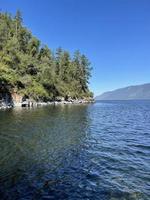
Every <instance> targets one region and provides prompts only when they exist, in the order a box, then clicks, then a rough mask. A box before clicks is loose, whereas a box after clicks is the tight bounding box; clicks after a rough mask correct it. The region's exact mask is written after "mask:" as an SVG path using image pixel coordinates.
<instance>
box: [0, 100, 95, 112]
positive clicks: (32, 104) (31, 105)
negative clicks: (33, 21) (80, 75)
mask: <svg viewBox="0 0 150 200" xmlns="http://www.w3.org/2000/svg"><path fill="white" fill-rule="evenodd" d="M94 102H95V100H94V99H91V100H84V99H81V100H72V101H65V100H64V101H48V102H31V101H25V102H21V103H13V104H9V105H2V106H0V110H5V109H11V108H19V107H20V108H36V107H42V106H48V105H68V104H69V105H78V104H90V103H94Z"/></svg>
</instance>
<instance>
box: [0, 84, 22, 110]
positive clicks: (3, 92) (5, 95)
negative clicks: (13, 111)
mask: <svg viewBox="0 0 150 200" xmlns="http://www.w3.org/2000/svg"><path fill="white" fill-rule="evenodd" d="M22 99H23V96H21V95H20V94H18V93H17V91H15V90H14V89H12V88H11V87H10V86H9V85H7V84H1V85H0V107H8V106H11V107H12V106H21V103H22Z"/></svg>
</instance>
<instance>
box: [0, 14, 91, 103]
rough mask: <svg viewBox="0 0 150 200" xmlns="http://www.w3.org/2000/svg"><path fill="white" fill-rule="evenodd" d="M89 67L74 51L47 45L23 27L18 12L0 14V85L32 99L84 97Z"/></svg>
mask: <svg viewBox="0 0 150 200" xmlns="http://www.w3.org/2000/svg"><path fill="white" fill-rule="evenodd" d="M90 76H91V66H90V62H89V60H88V59H87V57H86V56H85V55H83V54H81V53H80V52H79V51H76V52H75V53H74V55H73V56H71V55H70V53H69V52H68V51H66V50H63V49H61V48H58V49H57V50H56V51H55V52H52V51H51V49H49V47H48V46H46V45H43V44H41V42H40V41H39V39H37V38H36V37H34V36H33V35H32V33H31V32H30V31H29V30H28V29H27V28H26V27H24V26H23V22H22V16H21V13H20V12H19V11H17V13H16V15H15V16H14V17H12V16H11V15H10V14H8V13H0V85H7V86H9V90H10V92H11V90H15V91H16V92H17V93H18V94H21V95H26V96H28V97H29V98H32V99H34V100H42V101H49V100H54V99H55V98H57V97H64V98H65V99H67V98H73V99H75V98H88V97H91V96H92V93H91V92H90V91H89V89H88V81H89V78H90Z"/></svg>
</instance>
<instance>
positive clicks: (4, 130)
mask: <svg viewBox="0 0 150 200" xmlns="http://www.w3.org/2000/svg"><path fill="white" fill-rule="evenodd" d="M87 108H88V107H87V106H69V105H67V106H57V107H54V106H49V107H43V108H38V109H14V110H7V111H5V112H1V113H0V119H1V120H0V158H1V159H0V169H1V170H0V188H1V193H2V194H3V196H4V197H5V198H6V199H9V198H10V199H11V198H12V196H11V197H10V196H9V192H12V195H14V198H20V195H23V194H24V195H27V197H28V196H29V197H32V196H33V194H28V193H30V192H31V193H34V195H35V194H36V193H37V191H38V189H39V190H41V191H40V192H39V193H42V190H43V188H45V187H47V186H48V185H55V184H56V183H58V182H59V183H62V182H63V181H64V179H63V178H64V177H62V174H63V173H64V172H63V170H65V168H66V167H67V166H69V165H70V163H71V162H72V161H74V159H75V157H78V154H79V153H81V150H82V144H83V141H84V139H85V138H86V133H87V128H88V124H89V118H88V112H87ZM76 164H78V163H76ZM74 167H75V166H74ZM59 174H60V175H61V178H59V176H60V175H59ZM43 192H44V191H43ZM17 195H18V196H17ZM55 195H56V194H55ZM42 196H43V194H42ZM24 198H26V197H24ZM36 198H40V196H39V197H36Z"/></svg>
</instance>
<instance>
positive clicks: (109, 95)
mask: <svg viewBox="0 0 150 200" xmlns="http://www.w3.org/2000/svg"><path fill="white" fill-rule="evenodd" d="M134 99H135V100H136V99H150V83H147V84H143V85H135V86H129V87H125V88H120V89H117V90H113V91H109V92H105V93H103V94H101V95H99V96H97V97H95V100H134Z"/></svg>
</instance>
